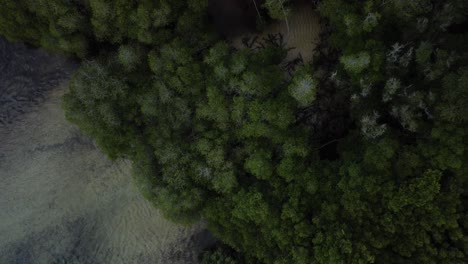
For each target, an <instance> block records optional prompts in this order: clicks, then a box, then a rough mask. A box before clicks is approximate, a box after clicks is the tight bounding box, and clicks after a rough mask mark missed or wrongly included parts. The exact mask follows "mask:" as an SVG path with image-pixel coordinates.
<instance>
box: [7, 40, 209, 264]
mask: <svg viewBox="0 0 468 264" xmlns="http://www.w3.org/2000/svg"><path fill="white" fill-rule="evenodd" d="M0 65H1V66H0V68H1V70H2V71H1V73H0V74H1V75H0V238H1V239H0V263H21V264H27V263H196V257H197V254H198V252H199V251H200V249H201V248H202V247H203V246H204V245H205V244H206V243H209V242H210V241H208V240H209V239H208V240H207V237H209V236H207V235H206V233H204V232H205V231H203V228H202V227H201V226H200V225H197V226H194V227H191V228H188V227H183V226H179V225H176V224H172V223H170V222H168V221H166V220H165V219H163V218H162V216H161V215H160V213H159V211H158V210H156V209H155V208H153V207H152V206H151V205H150V204H149V203H148V202H147V201H146V200H144V199H143V198H142V196H141V195H140V193H139V192H138V190H137V189H136V187H135V186H134V184H133V181H132V178H131V176H130V174H129V168H130V164H129V162H128V161H125V160H120V161H117V162H111V161H109V160H108V159H107V158H106V157H105V156H104V155H103V154H102V153H101V152H100V151H99V150H98V149H96V147H95V146H94V144H93V142H92V141H91V140H90V139H88V138H87V137H86V136H84V135H82V134H81V133H80V132H79V130H78V129H77V128H76V127H74V126H73V125H71V124H69V123H67V121H66V120H65V118H64V115H63V112H62V110H61V107H60V105H61V95H62V94H63V93H64V92H65V90H66V84H67V81H66V80H67V78H68V77H69V74H70V72H71V71H72V69H73V68H74V67H73V65H71V64H70V63H68V62H66V61H65V60H63V59H62V58H60V57H58V56H55V55H50V54H48V53H45V52H43V51H37V50H28V49H26V48H25V47H24V46H21V45H11V44H8V43H6V42H5V41H4V40H2V39H0Z"/></svg>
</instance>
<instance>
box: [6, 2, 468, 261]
mask: <svg viewBox="0 0 468 264" xmlns="http://www.w3.org/2000/svg"><path fill="white" fill-rule="evenodd" d="M46 2H47V3H46ZM56 2H57V3H56ZM286 2H287V1H265V3H264V6H265V7H267V8H268V9H269V11H270V12H271V16H273V17H282V16H283V17H284V13H283V7H284V8H285V9H284V10H285V12H287V7H286ZM320 2H321V4H320V6H319V11H320V13H321V15H322V20H323V21H324V22H323V23H324V27H326V28H327V29H330V30H328V31H329V32H330V33H328V35H324V38H323V39H322V43H324V46H325V48H322V49H321V50H320V51H321V54H322V55H320V56H317V57H316V61H320V62H323V64H314V65H304V66H299V67H297V68H296V70H295V71H294V72H293V73H292V76H289V75H288V74H287V73H285V71H284V69H283V68H282V66H281V65H282V61H283V59H284V57H285V55H286V51H285V50H283V49H282V48H280V47H281V45H272V44H271V43H270V44H266V43H263V44H264V45H263V48H257V49H255V50H251V49H241V50H235V49H233V48H231V47H230V46H229V45H228V44H226V43H225V42H224V41H216V38H215V37H214V35H213V34H212V32H211V31H210V30H209V25H208V24H207V23H206V22H207V21H208V20H207V19H206V14H205V13H206V11H205V8H206V5H207V3H206V1H195V0H193V1H163V0H161V1H149V0H148V1H124V0H119V1H115V3H113V4H109V2H108V1H103V0H90V1H71V2H70V3H73V4H63V3H64V2H61V1H60V4H59V3H58V1H37V2H34V3H36V4H34V3H33V2H32V1H31V2H29V1H19V2H15V3H14V4H12V3H8V4H6V5H4V6H2V7H0V8H1V9H0V13H1V14H2V15H3V14H5V16H3V17H1V18H0V32H1V33H2V34H5V35H7V36H8V37H9V38H10V39H14V40H24V41H27V42H30V43H32V44H36V45H39V44H40V45H44V46H46V47H49V48H53V49H58V50H61V51H65V52H68V53H72V54H76V55H78V56H84V55H83V54H88V53H89V52H90V50H89V49H88V48H87V47H88V46H89V45H90V44H93V45H94V44H96V43H97V44H98V45H94V47H97V48H103V47H106V49H105V50H98V52H95V51H94V52H95V53H96V54H100V56H97V57H93V58H91V59H90V60H89V61H86V62H84V63H83V65H82V66H81V68H80V69H79V70H78V71H77V73H76V74H75V76H74V77H73V79H72V80H71V83H70V92H69V93H68V94H67V95H66V96H65V97H64V109H65V112H66V115H67V118H68V119H69V120H70V121H72V122H74V123H76V124H77V125H79V126H80V128H82V129H83V131H85V132H86V133H87V134H89V135H90V136H92V137H93V138H94V139H95V140H96V142H97V144H98V145H99V146H100V147H101V148H102V150H103V151H104V152H105V153H107V154H108V155H109V156H110V157H111V158H119V157H125V158H129V159H131V160H132V161H133V167H134V177H135V179H136V182H137V186H138V187H139V188H140V190H141V192H142V193H143V195H144V196H145V197H146V198H147V199H148V200H150V201H151V202H152V203H153V204H154V205H155V206H157V207H158V208H160V209H161V210H162V212H163V213H164V214H165V215H166V216H167V217H169V218H170V219H173V220H175V221H178V222H183V223H193V222H194V221H197V220H199V219H201V218H203V219H204V220H205V221H207V223H208V226H209V228H210V230H211V231H212V232H213V233H214V234H215V235H217V236H218V237H219V238H220V239H221V240H222V241H223V242H224V243H226V244H227V245H229V247H231V248H233V249H234V250H236V251H238V252H241V253H242V254H244V257H245V261H246V262H247V263H255V262H257V261H258V262H261V263H275V264H280V263H463V262H464V261H465V260H466V255H467V252H468V248H467V245H468V240H467V238H466V233H467V228H468V223H467V221H466V219H467V214H466V202H467V192H466V189H467V176H466V175H467V173H468V167H467V163H466V161H467V160H468V155H467V151H466V146H467V142H468V126H467V116H468V108H467V100H468V98H467V97H468V94H467V91H468V89H467V87H468V65H467V58H468V53H467V50H466V47H467V46H468V37H467V35H468V33H467V32H466V24H467V23H468V22H467V20H466V15H467V14H466V10H468V6H467V5H468V4H467V2H466V1H463V0H450V1H438V0H437V1H426V0H416V1H403V0H397V1H377V0H369V1H355V2H350V1H344V0H325V1H320ZM290 3H291V4H293V1H290ZM53 4H56V5H57V7H56V9H54V10H56V11H54V12H50V14H48V13H46V12H45V11H44V10H45V9H44V8H45V7H47V8H52V7H51V5H53ZM11 10H15V11H16V12H17V13H18V14H17V15H16V16H12V15H11V14H10V13H8V12H9V11H11ZM13 18H15V19H13ZM73 21H81V22H79V23H78V22H77V23H75V22H73ZM19 25H21V26H24V29H23V30H18V31H14V30H12V29H11V27H19ZM22 28H23V27H22ZM32 29H33V30H32ZM72 36H73V37H79V38H80V39H82V40H83V42H80V41H78V42H75V41H72V39H73V38H72ZM46 40H48V41H49V42H47V43H48V44H47V45H46V44H45V42H44V41H46ZM43 42H44V43H43ZM54 43H55V44H54ZM58 43H62V44H60V45H59V44H58ZM67 43H68V44H67ZM71 44H73V45H75V44H76V45H77V46H73V45H71ZM67 45H68V46H67ZM259 46H262V45H259ZM66 47H68V48H66ZM324 54H326V56H324ZM335 95H336V98H335V97H334V98H332V96H335ZM330 105H332V106H333V105H338V106H341V107H348V106H349V109H333V107H332V106H330ZM343 120H344V121H343ZM348 120H349V122H348ZM337 123H340V124H338V125H337ZM341 123H344V124H341ZM348 124H349V125H348ZM339 125H341V126H342V128H341V131H339V132H333V131H334V130H337V129H336V126H339ZM335 135H339V137H338V136H337V137H335ZM327 152H328V154H324V153H327ZM204 261H205V262H204V263H236V261H238V259H236V258H233V257H232V255H230V254H225V252H222V251H214V252H212V253H211V254H208V255H207V256H206V257H205V259H204ZM243 261H244V260H243ZM242 263H243V262H242Z"/></svg>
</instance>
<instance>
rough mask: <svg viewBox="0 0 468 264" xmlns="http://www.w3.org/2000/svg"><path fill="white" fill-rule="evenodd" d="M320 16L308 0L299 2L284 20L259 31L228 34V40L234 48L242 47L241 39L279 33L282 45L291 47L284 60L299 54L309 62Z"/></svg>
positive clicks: (315, 41) (318, 37)
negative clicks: (281, 37)
mask: <svg viewBox="0 0 468 264" xmlns="http://www.w3.org/2000/svg"><path fill="white" fill-rule="evenodd" d="M320 30H321V27H320V16H319V14H318V12H317V11H315V10H314V7H313V5H312V4H311V3H309V2H301V3H298V4H297V5H295V6H293V7H292V10H291V13H290V15H289V16H288V17H287V19H286V20H278V21H275V22H273V23H271V24H269V25H267V26H266V27H265V29H264V30H263V31H262V32H261V33H260V34H258V33H255V32H245V33H244V34H236V35H235V36H230V37H229V40H230V41H231V42H232V44H233V46H234V47H236V48H243V47H244V45H243V43H242V39H243V38H245V37H250V38H253V37H254V36H258V37H259V40H261V39H262V38H265V37H268V35H269V34H278V33H279V34H281V35H282V36H283V41H284V45H285V47H286V48H288V49H291V50H290V51H289V52H288V56H287V57H286V59H285V61H291V60H293V59H295V58H297V57H298V56H301V57H302V59H303V61H304V62H306V63H307V62H310V61H311V60H312V58H313V55H314V49H315V47H316V46H317V44H318V42H319V40H320Z"/></svg>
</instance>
